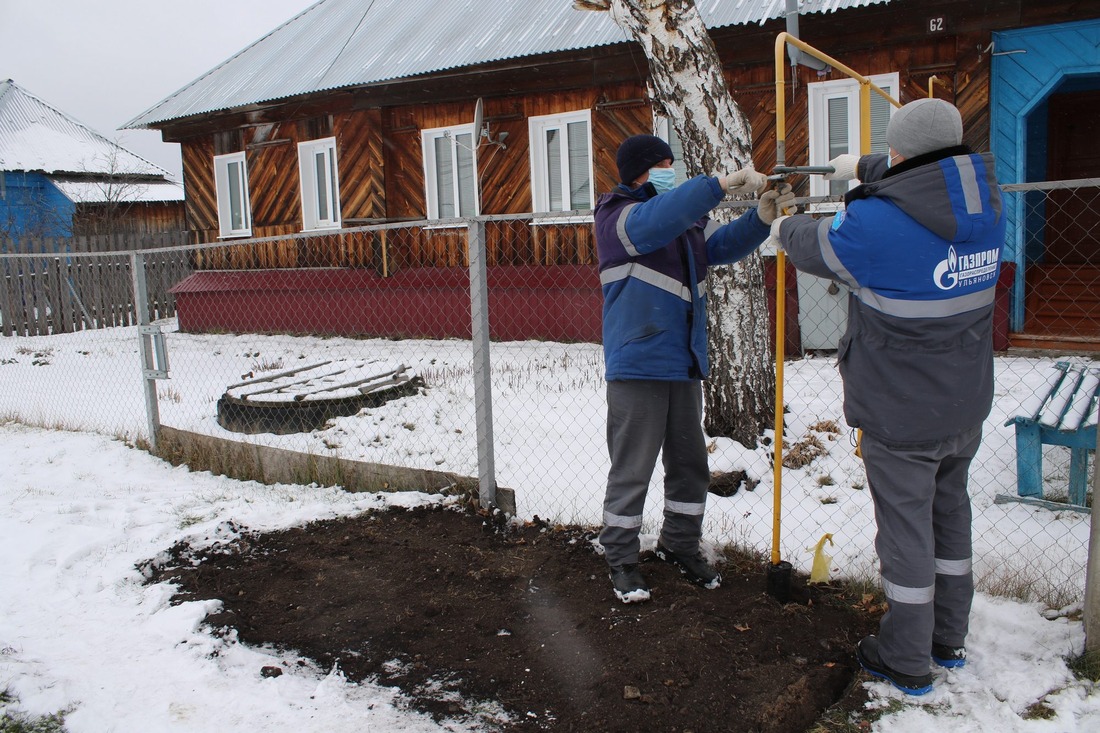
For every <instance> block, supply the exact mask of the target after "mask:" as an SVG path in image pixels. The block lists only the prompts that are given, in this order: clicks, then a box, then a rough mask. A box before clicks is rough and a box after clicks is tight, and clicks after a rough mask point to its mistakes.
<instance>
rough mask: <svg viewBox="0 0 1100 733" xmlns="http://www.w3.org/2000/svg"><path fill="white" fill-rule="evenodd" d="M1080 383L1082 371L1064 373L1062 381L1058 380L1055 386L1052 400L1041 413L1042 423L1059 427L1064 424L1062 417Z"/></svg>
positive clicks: (1049, 426) (1040, 422)
mask: <svg viewBox="0 0 1100 733" xmlns="http://www.w3.org/2000/svg"><path fill="white" fill-rule="evenodd" d="M1080 383H1081V373H1080V372H1078V371H1074V370H1066V372H1065V373H1063V375H1062V379H1061V381H1059V382H1058V386H1057V387H1055V389H1054V391H1053V392H1052V393H1051V396H1050V401H1049V402H1047V403H1046V405H1045V406H1044V407H1043V409H1042V411H1041V412H1040V413H1039V424H1040V425H1045V426H1046V427H1048V428H1055V429H1058V427H1059V426H1060V425H1061V424H1062V418H1063V417H1064V416H1065V414H1066V409H1067V408H1068V407H1069V405H1070V402H1072V400H1073V394H1074V392H1076V391H1077V386H1078V385H1079V384H1080Z"/></svg>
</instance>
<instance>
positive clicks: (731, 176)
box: [718, 167, 768, 194]
mask: <svg viewBox="0 0 1100 733" xmlns="http://www.w3.org/2000/svg"><path fill="white" fill-rule="evenodd" d="M718 182H719V183H720V184H722V190H723V191H725V192H726V193H727V194H740V193H756V192H757V191H760V190H761V189H763V188H764V186H766V185H768V177H767V176H765V175H764V174H763V173H758V172H757V171H756V170H754V169H753V168H751V167H749V168H742V169H741V170H739V171H734V172H733V173H727V174H726V175H724V176H719V178H718Z"/></svg>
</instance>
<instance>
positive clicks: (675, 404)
mask: <svg viewBox="0 0 1100 733" xmlns="http://www.w3.org/2000/svg"><path fill="white" fill-rule="evenodd" d="M702 422H703V387H702V383H701V382H700V381H698V380H692V381H682V382H664V381H658V380H623V381H613V382H608V383H607V450H608V454H609V455H610V457H611V470H610V471H609V472H608V475H607V493H606V495H605V496H604V503H603V518H604V525H603V529H602V530H601V532H600V544H601V545H603V548H604V556H605V558H606V559H607V562H608V564H609V565H612V566H616V565H623V564H625V563H636V562H638V552H639V549H640V542H639V539H638V534H639V532H640V531H641V526H642V513H643V509H644V508H645V498H646V492H647V490H648V489H649V482H650V479H651V478H652V476H653V468H654V467H655V466H656V465H657V455H658V453H660V454H661V457H662V462H663V464H664V468H665V481H664V489H665V504H664V507H665V508H664V522H663V523H662V526H661V532H660V541H661V544H662V545H664V546H665V547H667V548H668V549H669V550H671V551H672V552H675V553H677V554H685V555H694V554H695V553H696V552H698V550H699V538H700V535H701V534H702V529H703V510H704V509H705V508H706V501H707V488H708V486H709V485H710V466H709V463H708V461H707V447H706V440H705V438H704V436H703V425H702Z"/></svg>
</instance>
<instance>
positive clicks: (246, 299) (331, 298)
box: [172, 265, 603, 343]
mask: <svg viewBox="0 0 1100 733" xmlns="http://www.w3.org/2000/svg"><path fill="white" fill-rule="evenodd" d="M487 279H488V285H489V295H488V297H489V334H490V337H491V338H493V339H496V340H504V341H514V340H526V339H541V340H552V341H587V342H595V343H598V342H599V341H600V338H601V336H600V328H601V311H602V307H603V299H602V296H601V294H600V281H599V275H598V273H597V270H596V268H595V267H594V266H581V265H578V266H570V265H563V266H555V267H491V268H489V272H488V276H487ZM172 293H173V294H175V296H176V308H177V312H178V315H179V325H180V330H181V331H185V332H189V333H203V332H212V331H223V332H224V331H228V332H236V333H296V334H333V335H342V336H353V335H354V336H386V337H419V338H448V337H458V338H469V337H470V281H469V275H468V273H467V272H466V271H465V270H459V269H445V268H423V269H416V270H403V271H400V272H397V273H395V274H394V275H392V276H390V277H385V278H384V277H380V276H379V275H378V274H377V273H375V272H374V271H373V270H356V269H308V270H260V271H246V270H245V271H200V272H196V273H193V274H192V275H190V276H189V277H188V278H187V279H185V280H183V281H182V282H180V283H178V284H177V285H176V286H175V287H173V288H172Z"/></svg>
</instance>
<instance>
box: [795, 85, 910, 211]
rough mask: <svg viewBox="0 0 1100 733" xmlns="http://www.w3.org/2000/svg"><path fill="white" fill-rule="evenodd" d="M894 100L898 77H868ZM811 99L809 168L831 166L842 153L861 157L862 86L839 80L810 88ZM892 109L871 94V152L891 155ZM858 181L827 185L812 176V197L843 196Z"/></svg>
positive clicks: (878, 95) (889, 105) (830, 182)
mask: <svg viewBox="0 0 1100 733" xmlns="http://www.w3.org/2000/svg"><path fill="white" fill-rule="evenodd" d="M868 78H869V79H870V80H871V81H872V82H874V83H875V84H876V85H878V86H879V87H881V88H882V90H883V91H885V92H886V93H887V94H889V95H890V96H891V97H894V98H895V99H897V96H898V89H899V86H898V74H896V73H894V74H879V75H877V76H871V77H868ZM808 89H809V99H810V165H828V164H829V161H830V160H832V159H833V158H835V157H836V156H838V155H840V154H842V153H852V154H855V155H859V154H860V149H859V132H860V130H859V124H860V114H859V82H858V81H856V80H855V79H837V80H833V81H822V82H814V83H811V84H809V85H808ZM893 109H894V107H893V105H892V104H890V102H889V101H887V100H886V99H884V98H883V97H882V95H880V94H879V93H878V92H876V91H874V90H873V89H872V90H871V151H870V152H872V153H885V152H888V150H889V146H888V145H887V144H886V126H887V125H888V124H889V123H890V115H891V114H893ZM858 183H859V182H858V181H851V182H849V181H826V180H825V179H824V178H822V177H821V176H810V195H811V196H831V195H833V196H835V195H843V194H844V193H845V192H846V191H847V190H848V189H849V188H850V187H854V186H856V185H858Z"/></svg>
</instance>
